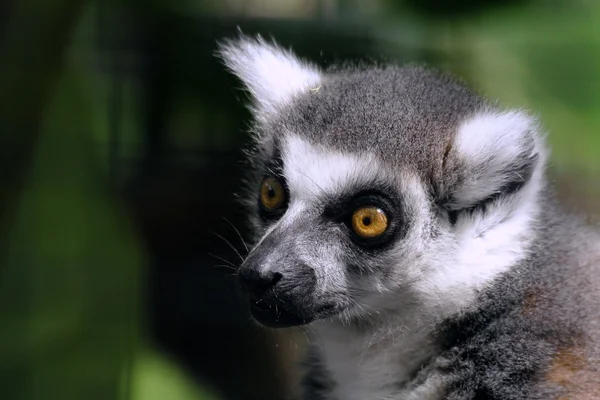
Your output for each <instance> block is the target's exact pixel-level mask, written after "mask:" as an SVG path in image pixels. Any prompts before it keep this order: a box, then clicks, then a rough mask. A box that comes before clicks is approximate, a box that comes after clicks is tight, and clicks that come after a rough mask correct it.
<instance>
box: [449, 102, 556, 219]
mask: <svg viewBox="0 0 600 400" xmlns="http://www.w3.org/2000/svg"><path fill="white" fill-rule="evenodd" d="M546 154H547V151H546V148H545V145H544V140H543V137H542V135H541V133H540V129H539V125H538V123H537V121H536V119H535V118H533V117H532V116H530V115H528V114H526V113H524V112H522V111H507V112H498V111H483V112H480V113H478V114H476V115H475V116H473V117H471V118H469V119H468V120H466V121H464V122H463V123H462V124H461V125H460V126H459V129H458V131H457V134H456V136H455V139H454V141H453V142H452V143H450V144H449V145H448V148H447V151H446V155H445V159H444V162H445V166H444V174H445V179H444V182H445V188H444V192H445V193H444V198H445V202H444V203H445V204H444V206H445V208H446V209H448V210H450V211H459V210H463V209H469V208H472V207H476V206H477V205H478V204H482V203H485V202H489V201H490V200H493V199H495V198H497V197H499V196H502V195H510V194H515V193H517V192H519V191H520V190H521V189H523V188H524V187H525V186H526V185H528V184H529V183H531V184H532V185H537V186H539V184H541V182H542V179H543V177H542V175H543V170H544V168H545V162H546Z"/></svg>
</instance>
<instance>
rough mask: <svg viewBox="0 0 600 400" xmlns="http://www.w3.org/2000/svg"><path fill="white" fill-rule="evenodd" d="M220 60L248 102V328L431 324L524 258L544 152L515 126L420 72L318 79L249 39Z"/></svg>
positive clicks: (309, 67)
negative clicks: (410, 316) (408, 314)
mask: <svg viewBox="0 0 600 400" xmlns="http://www.w3.org/2000/svg"><path fill="white" fill-rule="evenodd" d="M220 56H221V57H222V58H223V60H224V62H225V64H226V65H227V67H228V68H229V69H230V70H231V71H233V73H235V74H236V75H237V76H238V77H239V78H240V79H241V81H242V82H243V83H244V85H245V87H246V88H247V89H248V91H249V92H250V93H251V96H252V99H253V102H252V110H253V113H254V115H255V125H254V138H255V146H254V148H253V150H252V151H251V152H250V154H249V156H250V159H251V164H252V166H253V168H252V173H251V178H250V179H249V195H248V196H247V199H248V204H249V206H250V209H251V215H252V221H253V224H254V227H255V233H256V238H255V244H254V246H253V248H252V249H251V251H250V253H249V254H248V256H247V258H246V259H245V261H244V262H243V264H242V265H241V267H240V269H239V273H238V277H239V279H240V282H241V284H242V286H243V287H244V288H245V289H246V292H247V294H248V298H249V300H250V304H251V312H252V315H253V316H254V318H255V319H256V320H257V321H258V322H259V323H261V324H263V325H267V326H271V327H286V326H293V325H302V324H307V323H310V322H312V321H316V320H321V319H325V318H328V319H329V318H333V319H335V318H338V319H340V320H342V321H345V322H349V321H352V320H358V319H369V318H378V317H380V316H381V315H385V314H389V313H402V312H403V311H404V310H407V309H412V310H416V312H419V310H423V312H427V313H430V314H431V313H434V314H435V313H437V314H438V315H441V316H443V315H446V314H448V313H453V312H456V311H458V310H460V309H461V307H464V306H467V305H468V304H469V302H470V301H472V299H473V298H474V296H475V295H476V294H477V292H478V291H479V290H481V289H483V288H484V287H485V286H486V285H489V284H490V283H491V282H492V280H494V279H495V278H496V277H498V276H499V275H500V274H502V273H503V272H505V271H507V270H508V269H510V268H511V267H513V266H514V265H516V264H517V263H518V262H519V260H520V259H522V258H523V257H526V255H527V252H528V249H529V243H530V242H531V240H532V236H533V235H534V234H535V221H536V216H537V213H538V209H539V207H540V205H539V204H538V203H539V202H538V199H539V197H540V193H541V190H542V186H543V173H544V165H545V159H546V150H545V146H544V143H543V140H542V137H541V136H540V134H539V132H538V131H539V129H538V125H537V123H536V120H535V119H534V118H532V117H531V116H529V115H527V114H526V113H525V112H522V111H520V110H503V109H500V108H499V107H498V106H496V105H494V104H492V103H490V102H488V101H486V100H485V99H484V98H482V97H481V96H479V95H478V94H476V93H474V92H472V91H470V90H469V89H467V88H466V87H464V86H463V85H462V84H460V83H458V82H456V81H455V80H453V79H451V78H449V77H447V76H443V75H440V74H437V73H435V72H432V71H430V70H428V69H424V68H421V67H413V66H405V67H398V66H393V65H391V66H370V67H361V68H334V69H330V70H327V71H324V70H321V69H320V68H318V67H317V66H315V65H313V64H310V63H308V62H306V61H303V60H301V59H299V58H297V57H296V56H295V55H293V54H292V53H291V52H290V51H288V50H285V49H282V48H281V47H279V46H278V45H276V44H274V43H268V42H266V41H265V40H263V39H262V38H260V37H258V38H256V39H254V38H248V37H244V36H242V37H239V38H237V39H235V40H230V41H226V42H224V43H222V44H221V47H220Z"/></svg>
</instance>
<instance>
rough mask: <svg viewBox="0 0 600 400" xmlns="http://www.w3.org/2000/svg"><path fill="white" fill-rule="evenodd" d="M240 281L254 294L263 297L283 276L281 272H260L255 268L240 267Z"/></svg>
mask: <svg viewBox="0 0 600 400" xmlns="http://www.w3.org/2000/svg"><path fill="white" fill-rule="evenodd" d="M238 277H239V280H240V283H241V285H242V287H244V289H246V290H247V291H248V292H249V293H250V294H251V295H252V296H254V297H256V298H261V297H262V296H263V295H264V294H265V292H266V291H267V290H269V289H271V288H273V287H274V286H275V285H276V284H277V282H279V281H280V280H281V278H283V275H282V274H281V273H279V272H259V271H257V270H255V269H253V268H243V267H242V268H240V270H239V272H238Z"/></svg>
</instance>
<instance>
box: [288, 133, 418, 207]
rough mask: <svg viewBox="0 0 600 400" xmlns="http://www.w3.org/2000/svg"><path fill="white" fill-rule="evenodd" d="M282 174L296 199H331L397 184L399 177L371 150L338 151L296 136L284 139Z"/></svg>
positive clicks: (400, 175)
mask: <svg viewBox="0 0 600 400" xmlns="http://www.w3.org/2000/svg"><path fill="white" fill-rule="evenodd" d="M281 158H282V161H283V175H284V176H285V178H286V181H287V184H288V186H289V188H290V192H291V195H292V197H293V198H294V199H303V200H310V199H317V198H331V197H335V196H338V195H342V194H348V193H349V192H352V191H356V190H368V189H376V188H378V187H381V186H386V187H387V186H390V185H398V184H399V183H398V179H397V178H399V177H403V178H404V180H405V181H406V180H408V181H411V182H412V181H413V180H414V179H410V178H407V177H406V176H404V175H403V174H402V173H397V174H393V173H392V171H390V169H389V168H388V166H387V165H385V164H384V163H383V162H382V161H381V160H379V159H378V158H377V157H376V156H375V155H373V154H372V153H369V152H364V153H362V154H356V153H349V152H343V151H339V150H336V149H333V148H327V147H325V146H320V145H318V144H313V143H310V142H309V141H307V140H304V139H302V138H300V137H299V136H296V135H290V136H286V138H285V139H284V140H282V142H281Z"/></svg>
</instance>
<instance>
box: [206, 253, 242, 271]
mask: <svg viewBox="0 0 600 400" xmlns="http://www.w3.org/2000/svg"><path fill="white" fill-rule="evenodd" d="M208 255H209V256H212V257H214V258H216V259H217V260H220V261H223V262H224V263H225V264H227V265H229V266H230V267H231V268H234V269H235V270H236V271H237V269H238V266H237V265H235V264H234V263H232V262H231V261H229V260H226V259H224V258H223V257H219V256H217V255H216V254H213V253H208Z"/></svg>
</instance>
